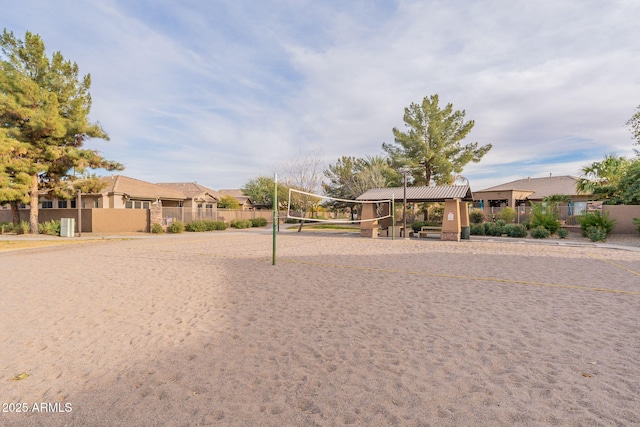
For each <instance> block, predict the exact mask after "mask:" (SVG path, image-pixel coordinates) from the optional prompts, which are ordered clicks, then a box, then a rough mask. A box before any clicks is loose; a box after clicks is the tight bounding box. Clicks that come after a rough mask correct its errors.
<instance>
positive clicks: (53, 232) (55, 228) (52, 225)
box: [38, 220, 60, 236]
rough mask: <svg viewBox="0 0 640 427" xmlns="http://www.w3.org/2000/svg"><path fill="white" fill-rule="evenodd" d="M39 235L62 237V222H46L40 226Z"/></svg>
mask: <svg viewBox="0 0 640 427" xmlns="http://www.w3.org/2000/svg"><path fill="white" fill-rule="evenodd" d="M38 233H40V234H48V235H50V236H59V235H60V221H53V220H52V221H45V222H41V223H40V224H38Z"/></svg>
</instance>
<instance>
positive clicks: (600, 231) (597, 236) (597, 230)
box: [586, 225, 607, 242]
mask: <svg viewBox="0 0 640 427" xmlns="http://www.w3.org/2000/svg"><path fill="white" fill-rule="evenodd" d="M586 235H587V237H588V238H589V239H591V241H592V242H604V241H605V240H606V239H607V230H605V229H604V228H603V227H600V226H597V225H592V226H591V227H589V228H587V231H586Z"/></svg>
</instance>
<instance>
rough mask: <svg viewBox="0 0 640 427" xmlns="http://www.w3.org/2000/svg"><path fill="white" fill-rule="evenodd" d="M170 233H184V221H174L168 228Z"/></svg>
mask: <svg viewBox="0 0 640 427" xmlns="http://www.w3.org/2000/svg"><path fill="white" fill-rule="evenodd" d="M168 231H169V233H182V232H183V231H184V223H183V222H182V221H173V222H172V223H171V225H169V228H168Z"/></svg>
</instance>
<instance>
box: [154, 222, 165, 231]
mask: <svg viewBox="0 0 640 427" xmlns="http://www.w3.org/2000/svg"><path fill="white" fill-rule="evenodd" d="M151 232H152V233H153V234H162V233H164V228H162V225H160V224H158V223H157V222H154V223H153V224H151Z"/></svg>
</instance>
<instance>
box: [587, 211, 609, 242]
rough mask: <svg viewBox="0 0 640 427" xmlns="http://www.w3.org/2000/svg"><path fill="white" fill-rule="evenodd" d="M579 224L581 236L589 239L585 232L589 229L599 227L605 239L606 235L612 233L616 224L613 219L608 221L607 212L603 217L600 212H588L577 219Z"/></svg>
mask: <svg viewBox="0 0 640 427" xmlns="http://www.w3.org/2000/svg"><path fill="white" fill-rule="evenodd" d="M578 222H579V223H580V230H582V235H583V236H587V237H589V235H588V233H587V231H588V230H589V228H591V227H600V228H602V229H603V230H604V233H605V237H606V235H607V234H609V233H611V231H613V227H614V226H615V224H616V222H615V220H613V219H609V212H605V214H604V215H601V214H600V211H594V212H588V213H586V214H584V215H583V216H582V217H581V218H579V219H578Z"/></svg>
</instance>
